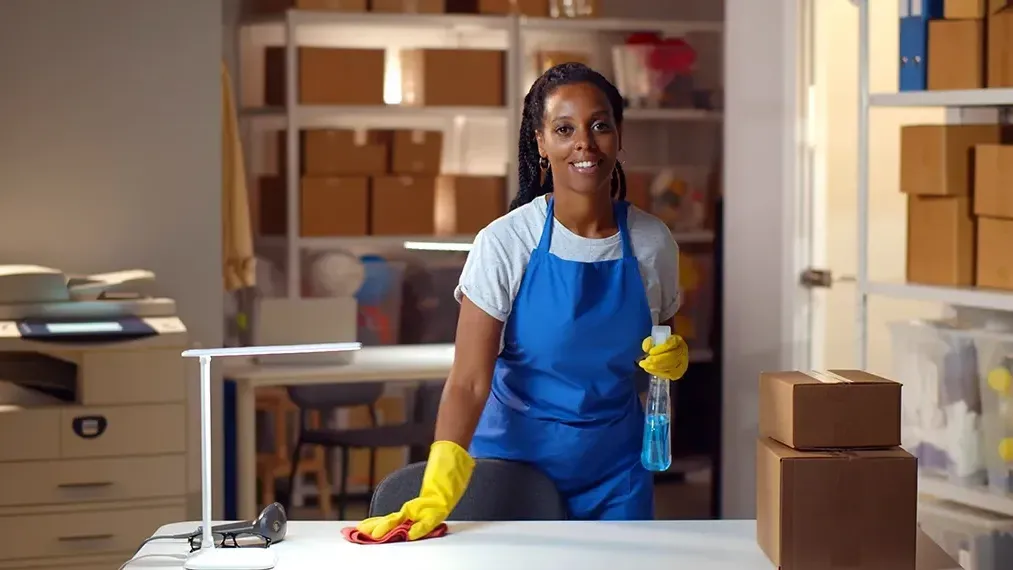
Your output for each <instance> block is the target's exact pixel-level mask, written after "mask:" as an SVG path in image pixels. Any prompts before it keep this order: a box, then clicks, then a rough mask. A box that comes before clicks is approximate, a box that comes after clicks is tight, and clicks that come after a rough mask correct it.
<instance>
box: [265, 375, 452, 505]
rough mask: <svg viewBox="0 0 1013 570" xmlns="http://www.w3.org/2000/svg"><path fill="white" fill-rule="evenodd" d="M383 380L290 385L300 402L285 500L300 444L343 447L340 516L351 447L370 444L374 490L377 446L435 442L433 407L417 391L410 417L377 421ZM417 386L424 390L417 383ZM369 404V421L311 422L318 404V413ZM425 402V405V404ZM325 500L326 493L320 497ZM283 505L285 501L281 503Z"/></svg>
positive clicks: (345, 496)
mask: <svg viewBox="0 0 1013 570" xmlns="http://www.w3.org/2000/svg"><path fill="white" fill-rule="evenodd" d="M383 390H384V385H383V384H382V383H380V382H362V383H348V384H322V385H308V386H290V387H289V388H288V394H289V398H290V399H291V400H292V402H293V403H294V404H295V405H296V406H298V408H299V416H300V417H299V434H298V436H297V438H296V444H295V449H293V450H292V466H291V470H290V472H289V478H288V488H289V493H288V496H289V502H291V496H292V491H293V489H295V486H294V485H295V476H296V473H297V472H298V467H299V460H300V458H301V457H302V449H303V446H306V445H320V446H323V447H325V448H329V449H340V451H341V474H340V479H339V480H340V491H339V492H338V493H337V502H338V505H337V507H338V519H339V520H344V519H345V510H346V507H347V503H348V499H349V492H348V466H349V461H350V460H349V456H350V452H351V450H352V449H356V448H358V449H368V450H369V491H368V492H369V493H370V494H372V493H373V487H374V484H375V483H376V451H377V449H379V448H381V447H415V448H418V447H425V446H429V445H430V444H432V442H433V431H434V429H435V425H436V413H435V411H434V410H431V409H429V408H431V407H432V404H431V402H429V401H428V399H427V400H423V399H420V398H419V397H418V396H417V397H416V405H415V413H414V414H413V418H414V419H410V420H409V421H407V422H404V423H400V424H393V425H378V422H377V417H376V409H375V407H374V404H375V403H376V401H377V400H378V399H379V398H380V396H381V395H382V394H383ZM419 391H422V389H420V390H419ZM355 406H367V407H368V408H369V414H370V419H371V420H372V426H370V427H365V428H354V429H334V428H328V427H320V428H309V427H308V422H307V421H306V420H307V416H308V412H310V411H312V410H317V411H320V412H321V415H322V416H324V415H325V414H328V413H330V412H331V411H333V410H335V409H338V408H347V407H355ZM423 406H425V407H423ZM320 500H321V501H328V500H330V497H320ZM285 506H286V508H287V507H288V506H289V505H287V504H286V505H285Z"/></svg>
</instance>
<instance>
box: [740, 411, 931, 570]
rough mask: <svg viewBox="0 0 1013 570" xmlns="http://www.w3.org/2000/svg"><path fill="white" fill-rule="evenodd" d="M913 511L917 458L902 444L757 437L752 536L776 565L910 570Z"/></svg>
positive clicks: (805, 569)
mask: <svg viewBox="0 0 1013 570" xmlns="http://www.w3.org/2000/svg"><path fill="white" fill-rule="evenodd" d="M860 417H861V418H862V419H863V420H864V419H865V417H866V416H860ZM853 419H854V418H853ZM917 516H918V464H917V461H916V460H915V458H914V457H913V456H912V455H911V454H909V453H907V452H906V451H904V450H903V449H901V448H899V447H898V448H892V449H886V450H865V451H825V452H821V451H797V450H794V449H791V448H790V447H788V446H786V445H782V444H780V443H778V442H776V441H774V440H772V439H769V438H760V439H759V440H758V441H757V465H756V535H757V542H758V543H759V545H760V548H761V549H762V550H763V552H764V553H765V554H766V555H767V557H768V558H770V560H771V561H772V562H773V563H774V565H775V566H777V567H778V568H779V569H780V570H811V569H814V568H818V569H820V570H838V569H839V570H845V569H847V570H856V569H859V568H860V569H861V570H914V568H915V558H916V551H917V548H916V546H917V534H918V522H917Z"/></svg>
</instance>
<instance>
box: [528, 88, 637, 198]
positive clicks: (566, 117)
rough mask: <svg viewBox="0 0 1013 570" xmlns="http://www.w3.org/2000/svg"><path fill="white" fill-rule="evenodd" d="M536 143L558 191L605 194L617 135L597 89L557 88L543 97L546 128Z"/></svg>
mask: <svg viewBox="0 0 1013 570" xmlns="http://www.w3.org/2000/svg"><path fill="white" fill-rule="evenodd" d="M536 138H537V140H538V153H539V154H540V155H541V156H542V157H543V158H547V159H549V168H550V169H551V171H552V183H553V186H554V187H555V190H556V191H559V190H564V191H565V190H570V191H573V192H577V193H580V194H593V193H595V192H605V193H608V192H609V190H610V188H609V181H610V180H611V178H612V170H613V169H614V168H615V164H616V154H617V153H618V152H619V148H620V146H621V133H620V132H619V128H618V127H617V126H616V124H615V119H614V118H613V116H612V108H611V106H610V105H609V102H608V99H607V98H606V97H605V94H604V93H602V92H601V90H600V89H598V88H597V87H595V86H594V85H593V84H590V83H574V84H570V85H561V86H559V87H557V88H556V89H555V90H554V91H553V92H552V93H550V94H549V95H548V97H546V98H545V117H544V125H543V127H542V129H541V130H540V131H539V132H538V133H536Z"/></svg>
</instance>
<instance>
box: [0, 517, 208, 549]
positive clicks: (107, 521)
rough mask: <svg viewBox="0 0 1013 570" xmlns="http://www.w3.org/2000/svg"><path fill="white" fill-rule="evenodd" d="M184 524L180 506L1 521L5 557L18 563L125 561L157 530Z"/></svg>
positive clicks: (0, 519)
mask: <svg viewBox="0 0 1013 570" xmlns="http://www.w3.org/2000/svg"><path fill="white" fill-rule="evenodd" d="M184 520H186V507H185V506H183V505H182V504H180V505H163V506H158V507H152V506H145V507H135V508H127V509H108V510H93V511H76V512H61V513H46V514H33V515H26V514H18V515H12V516H5V517H2V518H0V536H2V537H3V540H4V544H3V558H4V560H6V561H8V562H14V561H17V560H19V559H30V558H49V557H57V556H81V555H85V554H103V553H114V552H116V553H118V552H122V553H124V554H125V556H124V560H125V559H126V558H129V557H130V554H129V553H131V552H133V551H134V550H135V549H136V548H137V547H138V546H139V545H140V544H141V541H143V540H144V539H145V538H147V537H149V536H151V533H153V532H155V531H156V530H157V529H158V528H160V527H161V526H163V525H165V524H168V523H172V522H180V521H184ZM195 528H196V525H195ZM26 562H27V561H26ZM33 562H34V560H33Z"/></svg>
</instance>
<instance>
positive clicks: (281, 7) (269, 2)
mask: <svg viewBox="0 0 1013 570" xmlns="http://www.w3.org/2000/svg"><path fill="white" fill-rule="evenodd" d="M366 3H367V2H366V0H256V1H255V2H254V4H253V12H254V13H258V14H270V13H276V12H284V11H285V10H290V9H294V10H328V11H334V12H365V11H366Z"/></svg>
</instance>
